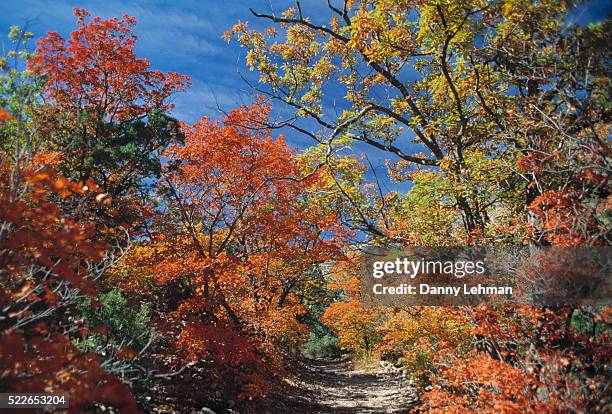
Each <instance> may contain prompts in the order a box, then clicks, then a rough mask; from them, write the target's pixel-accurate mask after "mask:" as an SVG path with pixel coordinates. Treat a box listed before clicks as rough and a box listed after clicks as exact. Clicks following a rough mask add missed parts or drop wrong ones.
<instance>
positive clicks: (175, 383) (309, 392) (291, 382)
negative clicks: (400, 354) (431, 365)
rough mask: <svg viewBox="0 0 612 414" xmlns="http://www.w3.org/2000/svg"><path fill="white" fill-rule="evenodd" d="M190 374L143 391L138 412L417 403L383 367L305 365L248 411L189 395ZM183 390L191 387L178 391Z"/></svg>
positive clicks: (364, 413)
mask: <svg viewBox="0 0 612 414" xmlns="http://www.w3.org/2000/svg"><path fill="white" fill-rule="evenodd" d="M194 373H197V370H196V371H193V370H192V372H191V373H188V374H186V373H183V374H182V375H177V376H174V377H171V378H168V379H167V381H165V382H164V384H163V386H162V387H157V388H155V387H154V388H153V389H149V390H147V391H146V392H145V394H146V397H145V398H144V400H143V401H141V402H140V403H141V406H142V408H143V409H144V411H145V412H147V413H152V414H153V413H155V414H158V413H159V414H161V413H177V414H179V413H180V414H183V413H185V414H193V413H197V414H327V413H329V414H332V413H333V414H374V413H376V414H387V413H388V414H395V413H398V414H399V413H406V412H407V411H408V409H409V408H410V407H413V406H414V405H415V404H416V403H417V402H418V395H417V391H416V389H415V388H414V386H413V384H412V382H411V381H409V380H407V379H405V378H404V377H403V376H402V373H401V371H399V370H398V369H396V368H395V367H393V366H392V365H391V364H385V363H382V364H379V365H376V366H373V367H367V368H360V369H357V368H355V367H354V366H353V364H352V362H351V361H349V360H306V361H304V362H302V363H300V364H299V365H298V366H296V367H294V368H293V369H292V372H291V375H290V376H289V377H288V378H285V379H283V380H282V386H281V387H280V388H278V389H277V390H276V391H275V392H273V393H272V394H271V395H269V396H268V397H267V398H266V399H264V400H263V401H262V400H260V401H257V402H254V403H255V405H254V406H253V405H250V408H248V409H244V408H239V407H237V406H236V404H235V403H234V402H233V401H225V400H223V398H222V396H221V395H216V397H215V394H221V393H220V392H219V391H217V392H213V391H211V390H210V389H208V387H205V386H204V387H202V389H200V390H199V391H198V392H195V393H194V390H193V382H194V381H196V382H199V380H198V378H197V375H195V374H194ZM188 380H190V381H188ZM200 380H201V379H200ZM187 381H188V382H189V383H188V384H186V382H187ZM189 384H191V387H186V386H181V385H189ZM159 385H161V384H159ZM186 390H191V391H189V392H187V391H186ZM198 397H200V398H198ZM202 397H203V398H204V399H206V400H209V402H210V404H206V405H208V406H209V407H211V408H195V407H198V406H199V407H202V405H201V403H198V402H197V401H198V400H200V401H202ZM219 407H225V408H219Z"/></svg>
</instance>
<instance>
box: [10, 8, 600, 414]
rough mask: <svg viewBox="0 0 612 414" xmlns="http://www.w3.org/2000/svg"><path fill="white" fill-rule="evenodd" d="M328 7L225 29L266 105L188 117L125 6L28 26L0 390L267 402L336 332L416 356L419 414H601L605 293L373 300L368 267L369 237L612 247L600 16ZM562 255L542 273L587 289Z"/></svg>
mask: <svg viewBox="0 0 612 414" xmlns="http://www.w3.org/2000/svg"><path fill="white" fill-rule="evenodd" d="M335 3H339V4H340V3H341V2H339V1H338V2H334V1H332V2H329V3H328V12H329V13H330V16H327V17H325V16H322V17H324V19H321V18H319V17H321V16H316V17H317V18H315V19H313V18H311V17H310V16H308V14H307V10H306V7H302V6H301V5H300V4H299V3H298V5H297V6H296V7H292V8H289V9H287V10H285V11H284V12H282V13H281V14H278V15H277V14H266V13H258V12H256V11H254V12H253V15H254V16H255V18H257V19H262V20H263V21H265V22H266V23H267V24H268V27H266V28H264V29H261V30H260V29H258V28H257V27H258V26H256V25H252V24H249V23H247V22H239V23H237V24H236V25H234V26H233V27H232V28H231V29H230V30H229V31H228V32H227V33H226V34H225V40H227V41H229V42H232V41H235V42H236V43H237V47H240V48H244V49H245V52H246V53H245V61H246V65H247V67H248V68H249V69H251V70H252V71H254V72H255V73H256V74H257V75H258V77H259V83H258V84H257V86H256V89H257V91H258V93H259V94H260V95H263V96H255V97H253V102H252V104H250V105H242V106H239V107H237V108H235V109H233V110H228V111H227V112H224V115H222V116H220V117H219V118H218V119H213V118H210V117H201V118H200V119H199V120H197V121H196V122H193V123H192V122H185V121H181V120H177V119H174V118H173V116H172V110H173V104H172V100H173V98H174V97H175V96H176V94H178V93H181V92H184V91H187V90H188V87H189V85H190V80H189V78H188V77H187V76H185V75H182V74H179V73H175V72H161V71H158V70H155V69H153V68H152V67H151V65H150V64H149V62H148V61H147V60H146V59H144V58H142V57H139V56H137V54H136V49H137V47H136V46H137V41H138V38H137V36H136V34H135V30H136V19H135V18H134V17H131V16H128V15H124V16H122V17H121V18H110V19H102V18H100V17H92V16H91V15H90V14H89V13H88V12H87V11H86V10H84V9H79V8H77V9H75V10H74V15H75V17H76V28H75V30H74V31H73V32H72V33H71V34H70V36H69V37H67V38H63V37H62V36H60V35H59V34H58V33H56V32H49V33H48V34H47V35H46V36H44V37H41V38H39V39H38V41H37V43H36V45H37V46H36V50H35V52H34V53H28V52H27V50H28V47H27V45H26V43H27V42H28V41H29V40H30V39H31V38H32V37H33V34H31V33H29V32H25V31H22V30H21V29H20V28H18V27H13V28H12V29H11V32H10V34H9V40H10V42H11V45H12V46H14V50H15V52H14V53H12V54H10V55H7V57H10V58H11V59H7V58H4V57H2V58H1V59H0V70H1V71H2V76H1V77H0V390H1V391H2V392H42V391H44V392H62V393H67V394H69V395H70V411H71V412H96V411H100V410H107V409H110V410H118V411H121V412H129V413H131V412H137V411H139V410H144V411H152V409H153V408H156V409H157V408H159V407H162V408H159V409H160V410H167V411H172V410H176V411H181V410H189V409H193V410H199V409H201V408H202V407H205V406H209V405H211V406H214V407H215V408H219V409H225V408H228V407H229V406H230V404H229V402H230V401H231V402H232V404H231V406H232V407H237V408H238V409H240V410H245V412H249V410H250V411H254V412H257V408H258V405H257V404H258V403H259V402H261V400H262V399H265V398H267V396H269V395H270V394H271V393H273V392H275V390H278V389H279V387H280V386H281V381H280V379H281V378H284V377H285V376H288V375H290V373H289V372H290V371H291V369H292V368H295V367H299V364H296V361H298V360H300V359H301V355H300V349H303V348H301V347H302V346H303V344H304V343H305V341H306V340H307V338H309V337H310V338H311V339H312V338H313V337H314V339H317V337H316V336H317V335H319V334H321V335H324V337H325V338H327V339H326V340H328V339H329V338H332V339H333V341H328V342H326V344H327V345H330V344H331V346H329V347H328V348H333V355H334V356H338V355H343V356H348V357H351V358H352V359H353V360H354V361H362V362H363V361H366V362H367V363H371V362H373V361H375V360H377V359H381V360H384V361H388V362H389V363H391V364H394V365H396V366H397V367H400V368H401V369H403V370H404V372H405V373H406V375H407V376H408V377H409V378H410V379H411V380H413V384H414V387H416V389H418V391H419V394H420V401H419V403H418V404H417V405H416V406H414V407H410V409H411V410H412V411H413V412H423V413H473V412H483V413H522V412H526V413H534V414H535V413H570V412H571V413H590V412H606V411H609V408H610V404H612V403H611V401H610V397H609V395H608V394H609V390H608V384H609V382H610V378H609V377H610V376H609V371H610V366H609V364H610V358H611V356H612V347H611V342H610V341H611V338H610V335H611V332H612V330H611V329H612V315H611V313H610V308H608V307H602V306H580V307H578V306H576V307H570V306H563V307H562V306H556V307H536V306H484V305H480V306H464V307H426V306H418V307H417V306H413V307H407V306H404V307H402V306H394V307H382V306H374V305H372V304H371V303H369V302H368V301H366V300H364V297H362V291H361V288H362V285H363V280H362V279H361V277H362V276H361V272H360V270H361V269H360V266H362V260H361V259H362V255H363V249H362V248H363V247H364V246H375V247H383V248H385V247H392V248H398V247H405V246H443V247H448V246H465V245H478V246H493V247H506V246H529V247H530V248H532V249H539V248H542V247H550V246H562V247H567V246H582V245H589V246H590V245H592V246H600V247H608V246H609V243H610V234H612V232H611V230H612V228H611V223H612V219H611V213H610V206H611V198H610V197H611V196H610V156H611V155H612V151H611V150H610V145H609V138H608V137H609V135H610V102H609V100H610V98H609V86H610V81H609V52H610V50H609V39H608V38H609V35H608V34H607V33H609V29H610V20H609V19H607V20H604V21H602V22H600V23H596V24H592V25H589V26H581V25H579V24H577V23H570V22H568V16H569V15H570V13H571V12H572V10H573V9H572V8H573V7H574V6H575V4H574V2H569V1H563V2H558V1H537V2H535V1H517V0H503V1H499V2H492V3H491V2H486V1H480V0H472V1H467V2H459V1H454V2H453V1H451V2H437V1H426V2H420V1H391V0H380V1H369V0H360V1H345V2H344V3H343V4H342V6H336V5H335ZM322 22H324V23H322ZM11 62H14V63H11ZM329 102H334V105H336V103H337V106H335V107H334V108H332V109H333V110H330V108H329V107H328V106H329V105H328V103H329ZM271 103H274V105H275V106H274V107H272V105H271ZM277 105H278V106H277ZM278 108H282V109H284V110H285V111H289V112H282V111H281V112H280V113H282V114H283V115H286V114H287V113H288V114H289V115H288V117H287V118H286V119H283V120H281V121H278V119H279V118H278V117H276V115H277V113H276V112H275V111H276V110H277V109H278ZM281 128H282V129H283V131H285V132H286V131H288V132H289V133H291V134H297V133H300V134H303V135H305V136H306V137H307V138H308V139H311V140H312V145H311V146H308V147H307V148H303V149H300V150H298V149H295V148H292V147H291V146H290V145H289V144H288V143H287V142H286V140H285V136H284V135H282V134H280V133H279V130H280V129H281ZM291 137H292V136H291ZM291 137H290V138H291ZM287 140H288V141H289V142H291V141H290V139H289V138H287ZM363 148H366V149H367V150H366V152H365V153H364V154H361V155H359V154H355V153H354V151H356V150H358V151H362V149H363ZM370 151H372V152H370ZM372 154H376V156H378V155H380V154H382V155H383V158H385V157H388V158H385V159H384V160H382V161H381V162H380V165H383V168H382V169H381V168H378V167H379V166H380V165H378V164H377V162H378V161H377V160H374V159H373V157H370V156H371V155H372ZM371 158H372V159H371ZM385 168H386V171H385ZM381 174H385V177H384V178H383V177H382V175H381ZM401 182H405V183H409V185H408V186H407V187H400V186H397V187H393V188H391V189H389V187H392V186H393V185H394V184H396V183H401ZM399 188H407V189H406V190H405V191H400V190H399ZM557 259H558V260H557ZM561 259H562V256H561V255H559V256H556V257H555V258H553V260H551V261H550V262H549V263H548V264H549V266H548V268H549V269H551V271H550V274H547V275H545V278H546V280H545V282H546V283H547V284H548V285H550V284H552V285H554V286H557V287H560V286H561V282H562V280H567V279H571V278H572V277H579V275H580V273H579V272H573V271H572V269H569V270H567V269H565V270H564V269H563V268H562V267H556V266H561V265H560V264H559V261H560V260H561ZM525 268H526V269H527V270H528V269H529V264H526V265H525ZM559 268H560V269H561V271H559ZM553 270H554V271H555V272H556V273H555V272H553ZM560 274H563V275H564V276H565V279H562V278H560V277H559V278H557V276H559V275H560ZM555 275H556V276H555ZM127 330H130V332H129V334H126V333H125V332H126V331H127ZM309 335H310V336H309ZM143 390H144V391H143ZM147 392H148V393H149V395H145V393H147ZM151 395H152V396H153V401H151V398H150V397H151ZM167 395H170V397H166V396H167ZM147 396H148V397H149V398H148V399H147V398H146V397H147ZM111 407H112V408H111ZM407 408H408V407H407ZM240 412H242V411H240Z"/></svg>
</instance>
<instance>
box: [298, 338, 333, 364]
mask: <svg viewBox="0 0 612 414" xmlns="http://www.w3.org/2000/svg"><path fill="white" fill-rule="evenodd" d="M301 352H302V355H304V356H305V357H307V358H313V359H317V358H336V357H338V356H340V350H339V349H338V338H336V337H335V336H334V335H333V334H331V333H326V334H324V335H322V336H318V335H317V334H316V333H314V332H311V333H310V334H309V335H308V341H306V342H305V343H304V345H302V348H301Z"/></svg>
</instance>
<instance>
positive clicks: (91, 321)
mask: <svg viewBox="0 0 612 414" xmlns="http://www.w3.org/2000/svg"><path fill="white" fill-rule="evenodd" d="M98 302H99V303H98V304H97V306H94V305H93V304H92V301H91V299H90V298H85V299H83V300H82V301H81V303H79V304H78V306H77V308H78V310H79V311H80V313H81V314H82V317H83V319H84V321H85V324H86V326H87V328H89V329H90V330H92V331H91V332H89V333H88V334H86V335H85V336H84V337H83V338H82V339H80V340H78V341H77V344H76V345H77V347H78V348H79V349H81V350H83V351H88V352H95V353H97V354H100V355H102V356H105V357H110V358H113V357H115V356H116V355H117V354H118V353H119V352H120V351H122V350H124V349H125V348H126V347H128V348H129V349H131V350H132V351H134V352H136V353H138V352H140V351H142V350H143V349H144V348H146V347H147V346H148V345H149V344H150V342H151V341H152V340H153V337H154V334H155V333H154V330H153V328H151V327H149V326H148V323H149V319H150V309H149V306H148V305H147V304H143V305H141V306H140V308H139V309H137V310H136V309H133V308H132V307H131V306H130V305H129V303H128V301H127V299H126V298H125V297H124V296H123V295H122V293H121V290H119V289H114V290H112V291H110V292H108V293H103V294H101V295H100V297H99V298H98ZM96 328H99V329H96ZM100 328H101V329H100Z"/></svg>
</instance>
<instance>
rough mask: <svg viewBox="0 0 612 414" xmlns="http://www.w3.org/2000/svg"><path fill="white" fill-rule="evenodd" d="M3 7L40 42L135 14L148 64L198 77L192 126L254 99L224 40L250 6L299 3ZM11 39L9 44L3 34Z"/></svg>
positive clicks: (318, 7) (596, 10) (582, 16)
mask: <svg viewBox="0 0 612 414" xmlns="http://www.w3.org/2000/svg"><path fill="white" fill-rule="evenodd" d="M336 2H339V0H336ZM3 3H4V4H3V5H2V8H1V9H0V10H1V11H2V13H0V32H4V33H7V32H8V29H9V27H10V26H11V25H14V24H17V25H23V23H24V22H25V21H26V19H33V22H32V23H31V25H30V27H29V29H30V31H32V32H34V34H35V36H36V37H40V36H43V35H45V34H46V33H47V32H48V31H50V30H54V31H57V32H59V33H60V34H61V35H62V36H64V37H67V36H68V34H69V33H70V31H72V30H73V29H74V27H75V23H74V16H73V15H72V9H73V8H74V7H84V8H86V9H87V10H89V12H90V13H91V14H92V15H94V16H95V15H97V16H101V17H104V18H108V17H114V16H120V15H122V14H123V13H127V14H129V15H131V16H135V17H136V18H137V21H138V26H137V27H136V30H135V32H136V34H137V35H138V37H139V39H140V40H139V42H138V44H137V52H138V55H139V56H140V57H145V58H147V59H148V60H149V61H150V62H151V66H152V67H153V68H155V69H159V70H162V71H175V72H180V73H183V74H186V75H188V76H189V77H191V79H192V82H193V85H192V86H191V88H190V89H189V91H188V92H187V93H183V94H180V95H178V96H177V97H176V98H175V100H174V103H175V105H176V107H175V111H174V114H173V115H174V116H175V117H177V118H179V119H182V120H185V121H187V122H194V121H195V120H197V119H199V118H200V117H201V116H202V115H207V116H211V117H216V116H217V115H218V111H217V103H218V104H219V106H220V107H222V108H224V109H230V108H232V107H236V106H237V105H239V104H241V103H248V102H249V101H250V97H251V95H252V91H250V90H249V88H248V86H247V85H245V84H244V82H243V81H242V80H241V78H240V75H239V71H240V72H241V73H242V74H244V75H246V76H247V77H251V79H253V77H254V75H253V74H251V73H250V72H249V71H248V70H247V69H246V68H245V66H244V60H243V59H242V58H243V53H241V51H240V49H239V48H238V47H237V46H236V45H235V43H232V44H227V43H226V42H224V41H223V40H222V39H221V35H222V34H223V32H225V31H226V30H227V29H229V28H230V27H231V26H232V25H233V24H234V23H235V22H237V21H238V20H242V21H245V20H249V22H250V23H257V19H255V18H253V17H252V16H251V14H250V12H249V7H251V8H253V9H255V10H258V11H270V10H271V9H272V10H274V11H276V12H280V11H282V10H284V9H286V8H287V7H289V6H291V5H292V4H293V2H292V1H286V0H242V1H241V0H221V1H218V0H200V1H197V0H180V1H176V0H174V1H168V0H150V1H144V0H137V1H135V0H132V1H127V0H104V1H68V0H58V1H49V0H47V1H45V0H16V1H10V0H3ZM326 3H327V2H326V0H302V1H301V6H302V10H303V11H304V13H305V14H307V15H311V16H315V17H316V16H323V15H325V16H327V15H328V12H329V11H328V9H327V5H326ZM611 4H612V2H611V1H609V0H596V1H593V2H591V3H590V4H589V5H588V6H586V7H583V8H582V9H581V10H579V11H577V12H576V13H575V16H576V18H577V19H578V20H579V21H580V22H581V23H586V22H589V21H593V20H599V19H602V18H604V17H605V16H606V15H607V14H609V13H610V8H611ZM3 39H6V38H5V37H4V36H3ZM3 41H5V40H3ZM287 134H288V137H287V140H288V142H289V143H290V144H291V145H292V146H299V147H304V146H305V145H309V144H311V143H312V142H310V141H308V140H307V139H306V138H304V137H302V136H299V135H296V134H291V132H290V131H287ZM361 149H362V150H365V148H364V147H361ZM368 152H369V153H370V155H371V159H372V160H374V164H375V166H376V168H377V170H379V176H384V175H385V173H384V166H383V159H384V158H385V157H387V158H388V157H389V156H388V155H385V154H380V153H377V152H374V151H373V150H368ZM384 181H387V180H384ZM394 187H395V185H394ZM400 187H403V185H402V186H400ZM398 189H399V188H398Z"/></svg>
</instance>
